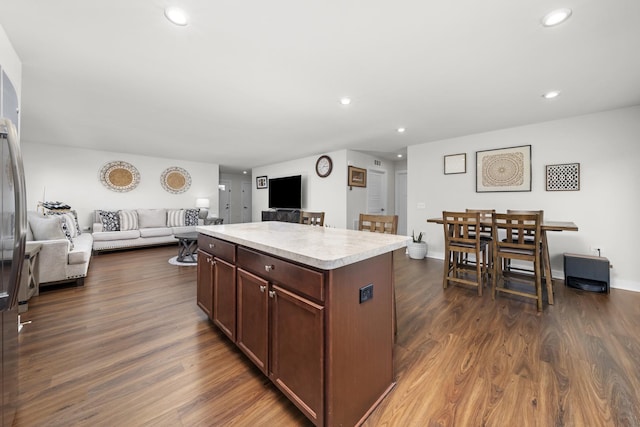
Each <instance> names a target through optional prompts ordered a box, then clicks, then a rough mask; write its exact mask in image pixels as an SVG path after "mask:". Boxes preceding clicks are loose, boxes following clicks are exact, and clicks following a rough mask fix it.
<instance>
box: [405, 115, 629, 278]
mask: <svg viewBox="0 0 640 427" xmlns="http://www.w3.org/2000/svg"><path fill="white" fill-rule="evenodd" d="M529 144H530V145H531V146H532V147H531V153H532V160H531V165H532V191H531V192H522V193H513V192H512V193H476V192H475V172H476V167H475V152H476V151H478V150H487V149H494V148H503V147H512V146H519V145H529ZM455 153H467V173H466V174H459V175H444V174H443V170H442V169H443V166H442V163H443V156H444V155H446V154H455ZM562 163H580V191H545V165H552V164H562ZM408 171H409V174H408V179H409V182H408V225H409V229H412V228H414V229H415V230H424V231H425V232H426V241H427V243H428V244H429V256H430V257H435V258H440V259H442V258H443V252H444V247H443V241H444V238H443V230H442V226H439V225H436V224H430V223H429V224H427V223H426V222H425V221H426V219H427V218H431V217H438V216H441V215H442V211H443V210H453V211H455V210H464V209H465V208H477V209H481V208H495V209H496V210H498V211H505V210H506V209H543V210H544V211H545V219H548V220H559V221H562V220H566V221H573V222H575V223H576V224H577V225H578V227H579V231H578V232H562V233H549V247H550V254H551V264H552V268H553V275H554V277H558V278H563V271H562V270H563V268H562V265H563V256H562V254H563V253H564V252H571V253H579V254H590V253H591V251H590V248H591V247H600V248H601V249H602V256H605V257H607V258H608V259H609V261H610V262H611V264H612V265H613V269H612V270H611V285H612V287H617V288H623V289H631V290H636V291H640V272H639V271H640V270H638V268H637V266H636V265H635V264H636V262H637V260H636V257H637V255H638V251H637V250H636V244H637V242H638V239H639V238H640V232H638V230H637V228H636V224H635V223H634V221H635V217H636V216H637V212H640V196H639V194H640V193H639V190H638V185H639V184H640V106H636V107H632V108H625V109H619V110H613V111H607V112H602V113H597V114H589V115H585V116H580V117H573V118H569V119H564V120H556V121H551V122H545V123H539V124H535V125H529V126H522V127H517V128H510V129H503V130H499V131H495V132H488V133H483V134H476V135H470V136H465V137H460V138H454V139H449V140H443V141H438V142H433V143H425V144H420V145H414V146H411V147H409V149H408ZM418 203H425V205H426V208H425V209H419V208H418V207H417V205H418ZM626 221H627V222H626Z"/></svg>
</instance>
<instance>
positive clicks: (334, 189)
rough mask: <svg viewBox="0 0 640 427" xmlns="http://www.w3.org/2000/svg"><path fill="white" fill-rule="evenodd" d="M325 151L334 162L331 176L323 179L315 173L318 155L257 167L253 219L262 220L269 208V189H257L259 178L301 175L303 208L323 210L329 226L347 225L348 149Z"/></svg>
mask: <svg viewBox="0 0 640 427" xmlns="http://www.w3.org/2000/svg"><path fill="white" fill-rule="evenodd" d="M326 154H327V155H328V156H329V157H331V160H332V162H333V170H332V172H331V175H329V176H328V177H326V178H320V177H319V176H318V175H317V174H316V172H315V168H316V161H317V160H318V157H319V155H317V156H310V157H304V158H302V159H297V160H291V161H288V162H283V163H276V164H273V165H268V166H261V167H257V168H254V169H253V171H252V174H253V183H254V187H253V198H252V210H253V221H261V220H262V211H263V210H267V209H268V207H269V190H267V189H256V188H255V182H256V177H258V176H267V177H268V178H280V177H283V176H290V175H302V209H303V210H308V211H324V212H325V217H324V223H325V225H326V226H328V227H336V228H346V215H345V212H346V211H347V195H346V192H347V151H346V150H341V151H333V152H330V153H326Z"/></svg>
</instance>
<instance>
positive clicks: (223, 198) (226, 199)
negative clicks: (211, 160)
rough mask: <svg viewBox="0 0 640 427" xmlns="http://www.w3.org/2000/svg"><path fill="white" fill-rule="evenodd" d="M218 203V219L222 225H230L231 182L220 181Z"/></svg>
mask: <svg viewBox="0 0 640 427" xmlns="http://www.w3.org/2000/svg"><path fill="white" fill-rule="evenodd" d="M218 197H219V199H218V200H219V201H220V202H219V203H220V218H222V219H223V222H222V223H223V224H230V223H231V181H228V180H226V179H224V180H223V179H221V180H220V183H219V185H218Z"/></svg>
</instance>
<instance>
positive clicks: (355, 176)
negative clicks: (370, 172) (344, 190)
mask: <svg viewBox="0 0 640 427" xmlns="http://www.w3.org/2000/svg"><path fill="white" fill-rule="evenodd" d="M347 185H349V186H350V187H366V186H367V170H366V169H362V168H357V167H355V166H349V183H348V184H347Z"/></svg>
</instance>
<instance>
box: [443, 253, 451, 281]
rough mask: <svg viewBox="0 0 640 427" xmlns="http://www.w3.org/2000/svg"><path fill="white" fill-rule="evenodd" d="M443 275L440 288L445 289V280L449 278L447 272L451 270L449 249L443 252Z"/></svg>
mask: <svg viewBox="0 0 640 427" xmlns="http://www.w3.org/2000/svg"><path fill="white" fill-rule="evenodd" d="M444 254H445V257H444V275H443V276H442V287H443V288H444V289H447V281H448V280H447V278H448V277H449V271H450V270H451V252H450V251H449V248H445V250H444Z"/></svg>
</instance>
